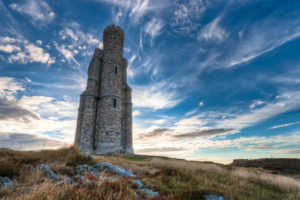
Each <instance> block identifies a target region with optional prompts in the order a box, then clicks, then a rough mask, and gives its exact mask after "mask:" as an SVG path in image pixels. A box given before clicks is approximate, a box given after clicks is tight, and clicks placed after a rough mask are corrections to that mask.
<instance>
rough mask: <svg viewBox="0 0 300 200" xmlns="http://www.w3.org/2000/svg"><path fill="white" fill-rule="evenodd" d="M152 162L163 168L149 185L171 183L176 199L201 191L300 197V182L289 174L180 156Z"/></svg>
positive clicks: (235, 196)
mask: <svg viewBox="0 0 300 200" xmlns="http://www.w3.org/2000/svg"><path fill="white" fill-rule="evenodd" d="M150 164H151V165H153V166H156V167H159V168H163V171H162V172H161V173H160V174H159V176H158V177H156V178H154V179H152V180H151V181H150V182H149V184H150V185H151V184H152V186H153V187H154V186H155V184H159V185H160V187H165V185H167V187H168V188H165V190H167V193H168V194H167V195H168V196H171V198H174V199H182V198H183V197H185V198H186V199H194V198H195V197H197V195H199V193H200V194H207V193H217V194H221V195H222V196H224V197H225V199H255V200H256V199H280V200H281V199H290V200H293V199H295V200H296V199H300V196H299V195H300V187H299V186H300V181H298V180H296V179H293V178H290V177H286V176H279V175H273V174H269V173H265V172H263V171H257V170H251V169H246V168H233V169H229V168H227V167H226V166H221V165H218V164H214V163H202V162H191V161H186V160H177V159H161V158H154V159H152V160H151V161H150ZM146 181H147V180H146ZM183 190H184V191H186V192H183ZM187 193H188V194H187Z"/></svg>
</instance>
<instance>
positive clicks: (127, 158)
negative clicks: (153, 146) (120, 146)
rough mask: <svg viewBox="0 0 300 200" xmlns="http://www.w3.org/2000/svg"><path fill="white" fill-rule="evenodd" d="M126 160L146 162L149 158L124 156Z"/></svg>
mask: <svg viewBox="0 0 300 200" xmlns="http://www.w3.org/2000/svg"><path fill="white" fill-rule="evenodd" d="M123 158H125V159H126V160H130V161H137V162H146V161H147V160H146V159H145V158H140V157H134V156H123Z"/></svg>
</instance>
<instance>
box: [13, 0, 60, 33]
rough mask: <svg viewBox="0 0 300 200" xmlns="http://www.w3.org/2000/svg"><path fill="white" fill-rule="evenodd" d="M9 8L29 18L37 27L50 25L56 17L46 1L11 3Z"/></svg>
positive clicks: (35, 0) (29, 0) (34, 0)
mask: <svg viewBox="0 0 300 200" xmlns="http://www.w3.org/2000/svg"><path fill="white" fill-rule="evenodd" d="M9 7H10V8H11V9H13V10H15V11H17V12H18V13H20V14H25V15H27V16H29V17H30V19H31V20H30V21H31V23H32V24H33V25H34V26H36V27H41V26H45V25H47V24H49V23H50V22H51V21H52V20H53V19H54V17H55V13H54V12H53V11H52V9H51V7H50V6H49V4H47V3H46V2H45V1H44V0H26V1H24V2H23V3H21V4H17V3H11V4H10V5H9Z"/></svg>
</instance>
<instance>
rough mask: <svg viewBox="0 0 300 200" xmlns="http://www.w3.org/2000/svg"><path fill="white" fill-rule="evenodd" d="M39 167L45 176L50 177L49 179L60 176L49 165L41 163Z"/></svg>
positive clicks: (55, 178)
mask: <svg viewBox="0 0 300 200" xmlns="http://www.w3.org/2000/svg"><path fill="white" fill-rule="evenodd" d="M37 169H38V170H41V171H43V172H44V174H45V176H46V177H48V178H49V179H52V180H57V179H58V178H59V177H58V175H57V174H56V173H55V172H54V171H52V170H51V168H50V167H49V165H46V164H40V165H39V166H37Z"/></svg>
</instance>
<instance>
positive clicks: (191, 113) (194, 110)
mask: <svg viewBox="0 0 300 200" xmlns="http://www.w3.org/2000/svg"><path fill="white" fill-rule="evenodd" d="M203 105H204V102H203V101H200V102H199V106H198V107H197V108H195V109H193V110H191V111H189V112H187V113H186V114H185V115H184V116H191V115H194V114H196V113H197V112H198V111H199V107H201V106H203Z"/></svg>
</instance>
